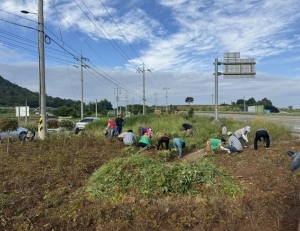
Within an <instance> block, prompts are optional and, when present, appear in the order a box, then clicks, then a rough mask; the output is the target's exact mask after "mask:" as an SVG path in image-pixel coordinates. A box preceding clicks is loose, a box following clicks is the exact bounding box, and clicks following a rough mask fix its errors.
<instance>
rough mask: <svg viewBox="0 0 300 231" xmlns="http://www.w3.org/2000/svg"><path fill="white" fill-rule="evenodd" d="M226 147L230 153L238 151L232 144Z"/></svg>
mask: <svg viewBox="0 0 300 231" xmlns="http://www.w3.org/2000/svg"><path fill="white" fill-rule="evenodd" d="M227 148H228V149H229V150H230V153H236V152H238V150H237V149H236V147H234V146H232V145H229V146H228V147H227Z"/></svg>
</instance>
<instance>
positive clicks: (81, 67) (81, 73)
mask: <svg viewBox="0 0 300 231" xmlns="http://www.w3.org/2000/svg"><path fill="white" fill-rule="evenodd" d="M82 60H84V61H87V60H88V59H87V58H84V57H83V56H82V50H81V52H80V76H81V78H80V79H81V118H83V68H84V67H85V68H86V67H88V65H83V63H82Z"/></svg>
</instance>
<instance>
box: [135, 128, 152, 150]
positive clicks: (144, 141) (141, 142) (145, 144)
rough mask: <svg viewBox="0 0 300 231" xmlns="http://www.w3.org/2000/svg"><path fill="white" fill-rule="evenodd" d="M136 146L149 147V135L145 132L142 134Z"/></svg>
mask: <svg viewBox="0 0 300 231" xmlns="http://www.w3.org/2000/svg"><path fill="white" fill-rule="evenodd" d="M138 147H141V148H145V147H147V148H150V147H151V143H150V136H149V134H148V133H147V132H145V133H144V135H142V136H141V138H140V139H139V142H138Z"/></svg>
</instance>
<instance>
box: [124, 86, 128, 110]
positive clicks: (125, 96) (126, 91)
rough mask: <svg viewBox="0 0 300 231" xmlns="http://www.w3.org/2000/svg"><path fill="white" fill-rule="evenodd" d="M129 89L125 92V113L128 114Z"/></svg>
mask: <svg viewBox="0 0 300 231" xmlns="http://www.w3.org/2000/svg"><path fill="white" fill-rule="evenodd" d="M127 97H128V96H127V91H126V93H125V110H126V111H125V115H126V116H127V113H128V110H127V104H128V102H127Z"/></svg>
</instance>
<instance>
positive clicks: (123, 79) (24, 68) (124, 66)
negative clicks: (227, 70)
mask: <svg viewBox="0 0 300 231" xmlns="http://www.w3.org/2000/svg"><path fill="white" fill-rule="evenodd" d="M37 9H38V0H1V4H0V75H1V76H2V77H4V78H5V79H7V80H9V81H11V82H13V83H16V84H18V85H19V86H22V87H25V88H28V89H29V90H31V91H35V92H38V91H39V87H38V86H39V82H38V55H37V54H38V46H37V45H38V42H37V34H38V32H37V14H22V13H21V12H20V11H21V10H27V11H30V12H33V13H37ZM299 18H300V1H299V0H285V1H283V0H211V1H208V0H203V1H201V0H194V1H193V0H151V1H149V0H148V1H146V0H132V1H130V0H127V1H124V0H59V1H58V0H51V1H50V0H45V1H44V24H45V33H46V35H47V36H48V40H46V42H48V43H49V44H48V43H45V54H46V55H45V59H46V93H47V95H50V96H53V97H60V98H68V99H74V100H81V81H80V78H81V74H80V68H78V67H80V62H79V61H77V60H76V58H77V59H78V58H80V53H81V52H82V55H83V57H84V58H87V60H85V59H84V60H83V64H84V65H87V66H88V67H86V68H83V86H84V91H83V92H84V93H83V95H84V102H85V103H89V102H92V101H95V100H96V99H97V100H98V101H99V100H101V99H104V98H106V99H108V100H109V101H111V102H112V104H113V106H114V107H116V106H117V104H118V105H122V106H125V105H126V103H127V104H132V103H135V104H136V103H140V104H142V102H143V101H142V98H143V74H142V73H141V72H138V71H137V70H141V69H142V68H143V63H144V65H145V70H146V71H145V98H146V104H148V105H154V104H157V105H166V104H173V105H177V104H185V99H186V97H193V98H194V104H207V105H211V104H212V103H214V97H215V79H214V75H213V73H214V65H213V62H214V60H215V58H218V59H219V61H222V60H223V54H224V53H225V52H240V54H241V58H254V59H255V60H256V77H255V78H246V79H224V78H223V76H219V79H218V82H219V84H218V95H219V97H218V102H219V103H224V102H225V103H231V101H233V102H236V100H238V99H243V98H244V97H245V99H249V98H251V97H253V98H254V99H255V100H257V101H258V100H261V99H262V98H264V97H266V98H268V99H269V100H271V101H272V102H273V104H274V105H275V106H277V107H280V108H281V107H288V106H293V107H294V108H300V101H299V88H300V85H299V80H300V75H299V71H300V62H299V61H300V52H299V51H300V48H299V47H300V29H299V28H300V20H299ZM75 66H77V68H76V67H75ZM148 70H150V71H151V72H150V71H148ZM222 70H223V67H222V66H219V71H220V72H222ZM117 89H118V91H117ZM117 92H118V95H119V97H120V99H119V101H118V103H117V101H116V96H117ZM212 101H213V102H212Z"/></svg>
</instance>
